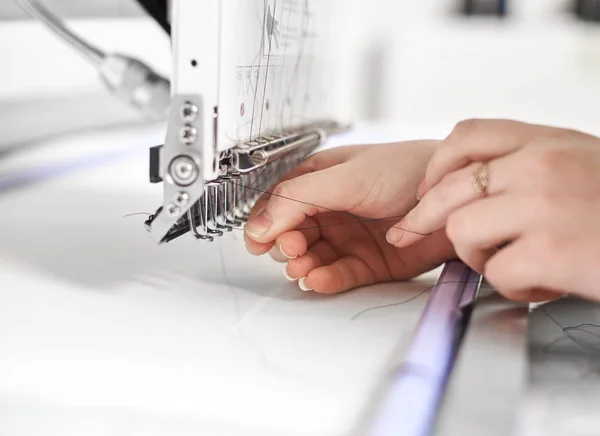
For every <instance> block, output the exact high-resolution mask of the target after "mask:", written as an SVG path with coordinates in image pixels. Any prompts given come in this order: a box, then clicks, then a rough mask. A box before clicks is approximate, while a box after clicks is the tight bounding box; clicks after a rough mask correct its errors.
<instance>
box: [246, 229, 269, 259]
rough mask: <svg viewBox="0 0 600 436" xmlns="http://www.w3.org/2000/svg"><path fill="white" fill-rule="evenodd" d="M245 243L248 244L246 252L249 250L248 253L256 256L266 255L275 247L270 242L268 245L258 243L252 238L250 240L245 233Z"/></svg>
mask: <svg viewBox="0 0 600 436" xmlns="http://www.w3.org/2000/svg"><path fill="white" fill-rule="evenodd" d="M244 242H245V243H246V250H248V252H249V253H250V254H253V255H254V256H261V255H263V254H265V253H268V252H269V251H270V250H271V249H272V248H273V246H274V245H275V244H274V243H273V242H269V243H267V244H262V243H260V242H256V241H254V240H252V239H251V238H248V237H247V236H246V234H245V233H244Z"/></svg>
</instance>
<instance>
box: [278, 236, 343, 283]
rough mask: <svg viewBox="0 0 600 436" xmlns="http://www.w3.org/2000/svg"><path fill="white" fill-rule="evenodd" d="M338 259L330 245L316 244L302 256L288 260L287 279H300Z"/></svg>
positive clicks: (321, 242) (322, 242) (320, 242)
mask: <svg viewBox="0 0 600 436" xmlns="http://www.w3.org/2000/svg"><path fill="white" fill-rule="evenodd" d="M337 259H339V256H338V254H337V253H336V252H335V250H333V248H332V247H331V245H329V243H327V242H325V241H319V242H317V243H316V244H315V245H314V247H311V248H310V249H309V250H308V251H307V252H306V253H305V254H304V255H302V256H299V257H297V258H296V259H290V260H289V262H288V265H287V268H286V272H287V277H288V278H291V279H301V278H303V277H306V276H308V274H309V273H310V272H311V271H312V270H314V269H315V268H319V267H321V266H325V265H329V264H331V263H332V262H335V261H336V260H337Z"/></svg>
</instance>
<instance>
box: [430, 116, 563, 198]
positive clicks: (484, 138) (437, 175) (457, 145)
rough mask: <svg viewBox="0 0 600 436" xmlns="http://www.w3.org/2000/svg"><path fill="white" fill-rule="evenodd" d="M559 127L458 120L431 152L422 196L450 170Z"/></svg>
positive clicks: (494, 155)
mask: <svg viewBox="0 0 600 436" xmlns="http://www.w3.org/2000/svg"><path fill="white" fill-rule="evenodd" d="M556 130H557V129H555V128H552V127H546V126H538V125H533V124H526V123H520V122H516V121H510V120H467V121H463V122H461V123H458V124H457V125H456V127H455V128H454V130H453V131H452V133H450V135H449V136H448V138H446V140H445V141H444V143H443V145H442V146H441V147H439V148H438V150H437V151H436V153H435V154H434V155H433V156H432V158H431V160H430V161H429V164H428V165H427V169H426V171H425V178H424V179H423V182H422V184H421V186H420V187H419V194H418V196H419V198H422V197H423V196H424V195H425V193H426V192H427V191H428V190H430V189H432V187H433V186H435V185H437V184H438V183H439V182H440V181H441V180H442V179H443V178H444V176H446V175H447V174H449V173H451V172H453V171H456V170H457V169H459V168H463V167H465V166H467V165H468V164H470V163H471V162H473V161H478V162H485V161H488V160H491V159H494V158H497V157H499V156H503V155H506V154H509V153H512V152H514V151H516V150H517V149H519V148H521V147H522V146H523V145H525V144H526V143H528V142H529V141H532V140H533V139H534V138H536V137H539V136H543V135H549V134H552V133H553V132H556Z"/></svg>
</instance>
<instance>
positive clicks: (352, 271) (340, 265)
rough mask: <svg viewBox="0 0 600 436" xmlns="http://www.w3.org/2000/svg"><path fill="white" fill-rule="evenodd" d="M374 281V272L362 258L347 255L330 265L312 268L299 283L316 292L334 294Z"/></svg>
mask: <svg viewBox="0 0 600 436" xmlns="http://www.w3.org/2000/svg"><path fill="white" fill-rule="evenodd" d="M375 281H376V277H375V274H374V273H373V271H371V269H370V268H369V267H368V266H367V264H366V263H365V262H364V261H363V260H362V259H359V258H358V257H355V256H347V257H343V258H341V259H338V260H336V261H335V262H333V263H332V264H331V265H327V266H322V267H319V268H316V269H314V270H313V271H311V272H310V273H309V274H308V276H307V277H306V278H305V279H304V283H301V285H302V284H303V285H304V287H305V288H306V289H308V290H314V291H315V292H318V293H322V294H335V293H338V292H343V291H347V290H349V289H353V288H357V287H359V286H366V285H370V284H372V283H375Z"/></svg>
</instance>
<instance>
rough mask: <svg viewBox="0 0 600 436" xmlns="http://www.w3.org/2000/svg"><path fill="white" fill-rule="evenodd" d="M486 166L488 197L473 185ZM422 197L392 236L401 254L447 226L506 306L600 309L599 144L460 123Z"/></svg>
mask: <svg viewBox="0 0 600 436" xmlns="http://www.w3.org/2000/svg"><path fill="white" fill-rule="evenodd" d="M482 162H486V163H487V173H488V180H487V193H484V194H485V195H480V194H479V193H478V191H477V189H476V183H475V180H474V179H473V175H474V173H475V172H476V171H477V170H478V169H481V165H482ZM419 194H420V197H422V199H421V201H420V203H419V204H418V206H417V207H416V208H415V209H414V210H412V211H411V212H410V213H409V214H408V215H407V216H406V217H405V218H404V219H403V220H402V221H401V222H400V223H398V224H397V225H396V226H394V227H393V228H391V229H390V230H389V231H388V234H387V237H388V240H389V241H390V242H391V243H392V244H393V245H395V246H396V247H409V246H411V245H412V244H414V243H416V242H417V241H419V240H421V239H422V238H423V236H421V235H422V234H429V233H432V232H436V231H439V230H440V229H443V228H444V227H445V228H446V233H447V236H448V238H449V239H450V240H451V241H452V243H453V245H454V248H455V250H456V253H457V255H458V256H459V257H460V258H461V259H462V260H463V261H464V262H465V263H467V264H468V265H469V266H471V267H472V268H473V269H475V270H477V271H478V272H482V273H483V274H484V276H485V277H486V279H487V280H488V281H489V282H490V284H492V285H493V286H494V287H495V288H496V289H497V290H498V291H499V292H501V293H503V294H505V295H506V296H507V297H509V298H512V299H516V300H526V301H540V300H548V299H552V298H557V297H559V296H560V295H563V294H565V293H573V294H578V295H580V296H583V297H587V298H591V299H596V300H600V265H599V262H600V227H599V224H600V139H598V138H596V137H593V136H589V135H586V134H583V133H579V132H575V131H571V130H564V129H558V128H551V127H543V126H535V125H529V124H524V123H518V122H513V121H504V120H473V121H468V122H463V123H460V124H458V125H457V127H456V128H455V130H454V131H453V132H452V134H451V135H450V136H449V137H448V138H447V139H446V140H445V141H444V144H443V145H442V146H440V147H439V148H438V150H437V151H436V153H435V154H434V156H433V157H432V159H431V161H430V162H429V165H428V167H427V171H426V176H425V179H424V180H423V182H422V184H421V185H420V188H419ZM402 229H406V230H407V231H403V230H402Z"/></svg>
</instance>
